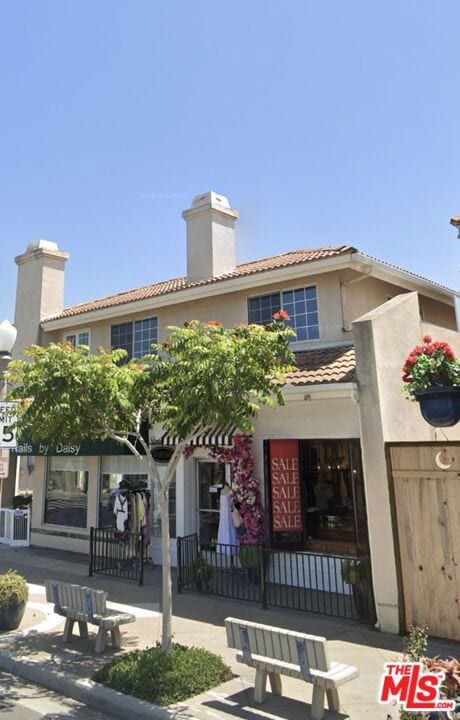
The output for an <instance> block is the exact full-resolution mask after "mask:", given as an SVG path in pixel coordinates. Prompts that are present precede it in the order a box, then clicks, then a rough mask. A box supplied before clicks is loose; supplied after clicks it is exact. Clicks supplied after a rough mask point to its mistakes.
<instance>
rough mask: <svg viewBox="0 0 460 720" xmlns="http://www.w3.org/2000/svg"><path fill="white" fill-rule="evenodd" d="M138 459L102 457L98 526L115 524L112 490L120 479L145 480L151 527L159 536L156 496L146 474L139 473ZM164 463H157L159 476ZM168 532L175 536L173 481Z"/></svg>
mask: <svg viewBox="0 0 460 720" xmlns="http://www.w3.org/2000/svg"><path fill="white" fill-rule="evenodd" d="M140 469H141V468H140V466H139V460H137V458H135V457H134V456H132V457H130V456H129V455H114V456H109V457H103V458H102V467H101V486H100V494H99V527H112V526H114V525H115V517H114V514H113V505H114V495H112V494H111V493H112V490H115V489H116V488H118V487H119V485H120V482H121V481H122V480H131V481H145V482H147V486H148V487H149V490H150V492H151V494H152V502H153V512H152V529H153V535H155V536H161V517H160V508H159V503H158V502H157V496H156V493H155V491H154V489H153V488H152V487H150V485H149V481H148V475H147V474H146V473H139V470H140ZM165 469H166V465H162V464H160V463H158V470H159V473H160V477H162V475H163V474H164V472H165ZM169 532H170V537H172V538H174V537H176V485H175V481H173V483H172V484H171V487H170V490H169Z"/></svg>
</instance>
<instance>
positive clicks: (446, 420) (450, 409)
mask: <svg viewBox="0 0 460 720" xmlns="http://www.w3.org/2000/svg"><path fill="white" fill-rule="evenodd" d="M415 399H416V400H417V402H418V403H419V404H420V411H421V413H422V415H423V418H424V420H426V422H427V423H429V424H430V425H433V427H450V426H452V425H455V424H456V423H458V421H459V420H460V387H453V386H446V387H442V386H437V385H433V386H432V387H430V388H428V389H427V390H423V392H418V393H415Z"/></svg>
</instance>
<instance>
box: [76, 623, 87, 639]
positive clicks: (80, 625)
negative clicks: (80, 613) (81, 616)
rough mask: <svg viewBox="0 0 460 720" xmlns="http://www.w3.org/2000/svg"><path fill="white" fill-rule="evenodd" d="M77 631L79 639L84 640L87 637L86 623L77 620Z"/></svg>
mask: <svg viewBox="0 0 460 720" xmlns="http://www.w3.org/2000/svg"><path fill="white" fill-rule="evenodd" d="M78 631H79V633H80V637H81V638H84V639H86V638H87V637H88V623H87V622H85V621H84V620H79V621H78Z"/></svg>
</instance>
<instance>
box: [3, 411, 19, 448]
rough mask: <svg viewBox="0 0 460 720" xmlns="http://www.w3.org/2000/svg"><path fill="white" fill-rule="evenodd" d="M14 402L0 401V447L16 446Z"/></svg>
mask: <svg viewBox="0 0 460 720" xmlns="http://www.w3.org/2000/svg"><path fill="white" fill-rule="evenodd" d="M15 423H16V403H15V402H0V448H15V447H16V429H15V428H14V427H12V426H14V425H15Z"/></svg>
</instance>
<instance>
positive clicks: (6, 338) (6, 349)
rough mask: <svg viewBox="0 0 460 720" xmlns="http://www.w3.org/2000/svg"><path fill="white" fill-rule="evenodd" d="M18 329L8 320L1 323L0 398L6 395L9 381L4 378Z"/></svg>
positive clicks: (2, 398)
mask: <svg viewBox="0 0 460 720" xmlns="http://www.w3.org/2000/svg"><path fill="white" fill-rule="evenodd" d="M17 334H18V331H17V330H16V328H15V327H14V325H12V324H11V323H10V322H9V321H8V320H4V321H3V322H2V323H0V383H1V386H0V399H1V400H4V399H5V397H6V390H7V387H6V385H7V383H6V380H4V372H5V370H6V368H7V367H8V363H9V361H10V360H11V352H12V350H13V346H14V343H15V342H16V336H17Z"/></svg>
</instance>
